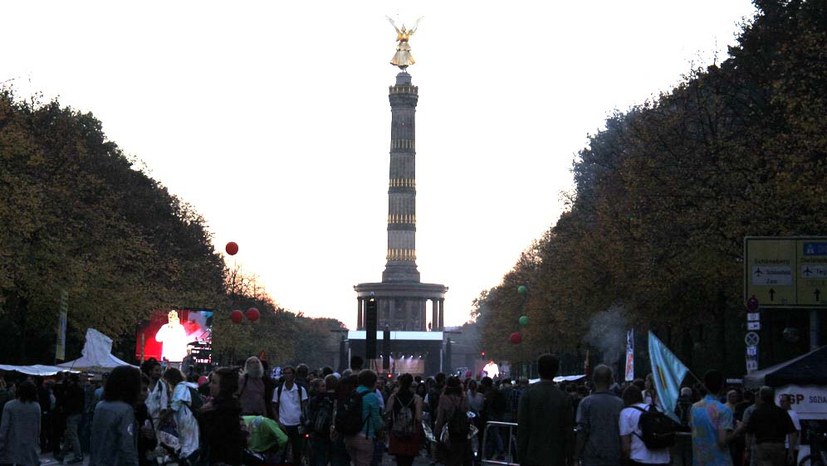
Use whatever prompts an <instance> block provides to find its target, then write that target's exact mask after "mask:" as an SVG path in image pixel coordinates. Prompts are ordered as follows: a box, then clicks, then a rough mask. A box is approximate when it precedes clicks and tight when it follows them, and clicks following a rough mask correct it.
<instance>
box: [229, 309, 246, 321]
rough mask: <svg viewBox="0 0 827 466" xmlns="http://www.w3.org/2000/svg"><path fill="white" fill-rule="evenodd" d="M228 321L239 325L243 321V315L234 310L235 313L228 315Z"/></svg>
mask: <svg viewBox="0 0 827 466" xmlns="http://www.w3.org/2000/svg"><path fill="white" fill-rule="evenodd" d="M230 320H232V321H233V322H234V323H236V324H240V323H241V321H242V320H244V313H243V312H241V311H239V310H238V309H236V310H235V311H233V312H231V313H230Z"/></svg>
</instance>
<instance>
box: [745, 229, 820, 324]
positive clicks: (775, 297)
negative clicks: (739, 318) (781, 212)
mask: <svg viewBox="0 0 827 466" xmlns="http://www.w3.org/2000/svg"><path fill="white" fill-rule="evenodd" d="M744 266H745V267H744V268H745V270H744V301H745V302H746V301H747V300H748V299H749V298H750V297H752V296H755V298H756V299H757V300H758V302H759V303H760V305H761V307H763V308H772V307H802V308H808V309H811V308H815V307H827V237H824V236H813V237H763V236H762V237H757V236H747V237H745V238H744Z"/></svg>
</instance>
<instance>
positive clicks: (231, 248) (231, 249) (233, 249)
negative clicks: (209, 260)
mask: <svg viewBox="0 0 827 466" xmlns="http://www.w3.org/2000/svg"><path fill="white" fill-rule="evenodd" d="M224 250H225V251H227V254H229V255H231V256H234V255H236V253H238V244H237V243H236V242H235V241H230V242H229V243H227V245H226V246H224Z"/></svg>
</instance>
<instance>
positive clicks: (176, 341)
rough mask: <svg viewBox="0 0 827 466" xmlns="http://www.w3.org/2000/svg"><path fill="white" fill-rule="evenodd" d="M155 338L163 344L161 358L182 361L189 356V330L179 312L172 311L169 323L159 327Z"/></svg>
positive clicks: (175, 361)
mask: <svg viewBox="0 0 827 466" xmlns="http://www.w3.org/2000/svg"><path fill="white" fill-rule="evenodd" d="M155 340H156V341H158V342H159V343H161V344H162V349H161V359H166V360H167V361H169V362H174V363H180V362H181V361H183V360H184V357H186V356H187V331H186V330H185V329H184V326H183V325H181V321H180V320H179V319H178V312H176V311H170V312H169V314H168V315H167V323H166V324H164V325H163V326H161V328H160V329H158V333H156V334H155Z"/></svg>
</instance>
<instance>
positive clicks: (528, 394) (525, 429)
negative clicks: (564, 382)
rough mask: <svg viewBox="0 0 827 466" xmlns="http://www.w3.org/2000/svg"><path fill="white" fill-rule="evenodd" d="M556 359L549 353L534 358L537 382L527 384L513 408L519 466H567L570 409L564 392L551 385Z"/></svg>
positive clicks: (571, 437) (571, 436)
mask: <svg viewBox="0 0 827 466" xmlns="http://www.w3.org/2000/svg"><path fill="white" fill-rule="evenodd" d="M559 368H560V360H559V359H557V356H554V355H552V354H543V355H541V356H540V357H539V358H537V372H539V374H540V381H539V382H537V383H534V384H532V385H529V386H528V387H527V388H526V389H525V390H524V391H523V394H522V396H520V403H519V405H518V408H517V423H518V425H517V459H516V460H515V461H514V462H515V463H516V462H519V463H520V465H522V466H538V465H548V466H563V465H564V464H571V461H570V460H571V456H572V453H573V450H574V413H573V411H574V408H573V405H572V402H571V397H570V396H569V394H568V393H566V392H564V391H562V390H560V389H559V388H558V387H557V385H556V384H555V383H554V376H555V375H557V370H558V369H559Z"/></svg>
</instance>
